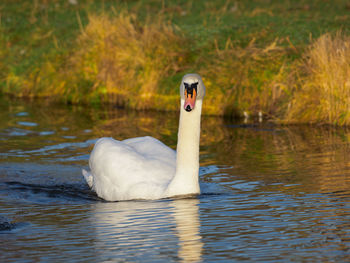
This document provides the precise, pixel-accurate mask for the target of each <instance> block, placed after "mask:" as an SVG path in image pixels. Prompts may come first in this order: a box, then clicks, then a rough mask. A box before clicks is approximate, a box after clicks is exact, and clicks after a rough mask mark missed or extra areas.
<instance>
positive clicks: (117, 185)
mask: <svg viewBox="0 0 350 263" xmlns="http://www.w3.org/2000/svg"><path fill="white" fill-rule="evenodd" d="M180 95H181V107H180V121H179V131H178V142H177V149H176V150H177V151H176V152H175V151H174V150H173V149H171V148H169V147H168V146H166V145H164V144H163V143H162V142H160V141H159V140H157V139H155V138H152V137H149V136H146V137H138V138H132V139H127V140H124V141H117V140H114V139H112V138H101V139H99V140H98V141H97V142H96V144H95V147H94V149H93V151H92V152H91V155H90V160H89V166H90V169H91V171H90V172H87V171H85V170H83V175H84V177H85V179H86V182H87V183H88V185H89V186H90V188H91V189H92V190H94V191H95V192H96V193H97V195H98V196H99V197H101V198H103V199H105V200H108V201H121V200H133V199H160V198H166V197H171V196H178V195H188V194H199V193H200V189H199V182H198V172H199V137H200V119H201V111H202V101H203V98H204V95H205V87H204V84H203V81H202V79H201V77H200V76H199V75H197V74H187V75H185V76H184V77H183V78H182V81H181V85H180Z"/></svg>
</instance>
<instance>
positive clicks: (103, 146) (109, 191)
mask: <svg viewBox="0 0 350 263" xmlns="http://www.w3.org/2000/svg"><path fill="white" fill-rule="evenodd" d="M142 138H144V140H142V139H141V138H137V140H136V139H135V140H129V141H128V140H127V141H117V140H114V139H112V138H102V139H100V140H98V141H97V142H96V144H95V147H94V149H93V151H92V153H91V155H90V160H89V164H90V168H91V174H92V176H93V189H94V190H95V191H96V193H97V194H98V196H100V197H102V198H104V199H106V200H125V199H137V198H152V196H154V197H155V198H156V196H157V195H160V194H161V192H163V191H164V189H165V188H166V186H167V185H168V183H169V181H170V179H171V178H172V176H173V175H174V173H175V153H174V152H172V151H173V150H171V149H170V148H168V147H167V148H166V146H165V145H164V146H163V144H162V143H161V142H160V141H158V140H156V139H151V138H145V137H142ZM147 149H148V150H147ZM162 149H163V150H162ZM88 183H89V181H88Z"/></svg>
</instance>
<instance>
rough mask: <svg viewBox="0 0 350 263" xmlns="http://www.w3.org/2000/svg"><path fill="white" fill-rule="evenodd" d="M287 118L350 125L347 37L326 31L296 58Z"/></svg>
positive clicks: (289, 120) (295, 120) (349, 67)
mask: <svg viewBox="0 0 350 263" xmlns="http://www.w3.org/2000/svg"><path fill="white" fill-rule="evenodd" d="M294 76H295V81H296V90H295V92H294V96H293V100H292V101H291V103H290V107H289V111H288V113H287V116H286V120H287V121H288V122H307V123H327V124H337V125H350V37H349V36H344V35H343V34H342V33H341V32H338V33H336V34H335V35H333V36H332V34H330V33H327V34H324V35H322V36H321V37H320V38H318V39H317V40H316V41H314V42H313V43H312V44H311V45H310V47H309V48H308V49H307V50H306V52H305V54H304V56H303V58H302V60H301V61H299V62H298V65H297V67H296V70H295V73H294Z"/></svg>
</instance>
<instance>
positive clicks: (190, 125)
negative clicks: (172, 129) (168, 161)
mask: <svg viewBox="0 0 350 263" xmlns="http://www.w3.org/2000/svg"><path fill="white" fill-rule="evenodd" d="M201 111H202V100H198V101H196V106H195V108H194V109H193V110H192V111H191V112H186V111H185V110H184V100H181V108H180V121H179V132H178V139H177V148H176V173H175V176H174V178H173V180H172V181H171V182H170V184H169V186H168V189H167V194H168V196H175V195H186V194H198V193H199V192H200V190H199V182H198V173H199V137H200V125H201Z"/></svg>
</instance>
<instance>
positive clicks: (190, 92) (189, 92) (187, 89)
mask: <svg viewBox="0 0 350 263" xmlns="http://www.w3.org/2000/svg"><path fill="white" fill-rule="evenodd" d="M184 85H185V95H186V96H187V97H188V95H191V98H193V90H195V91H196V94H197V86H198V82H196V83H192V84H191V85H189V84H188V83H186V82H185V83H184Z"/></svg>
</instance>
